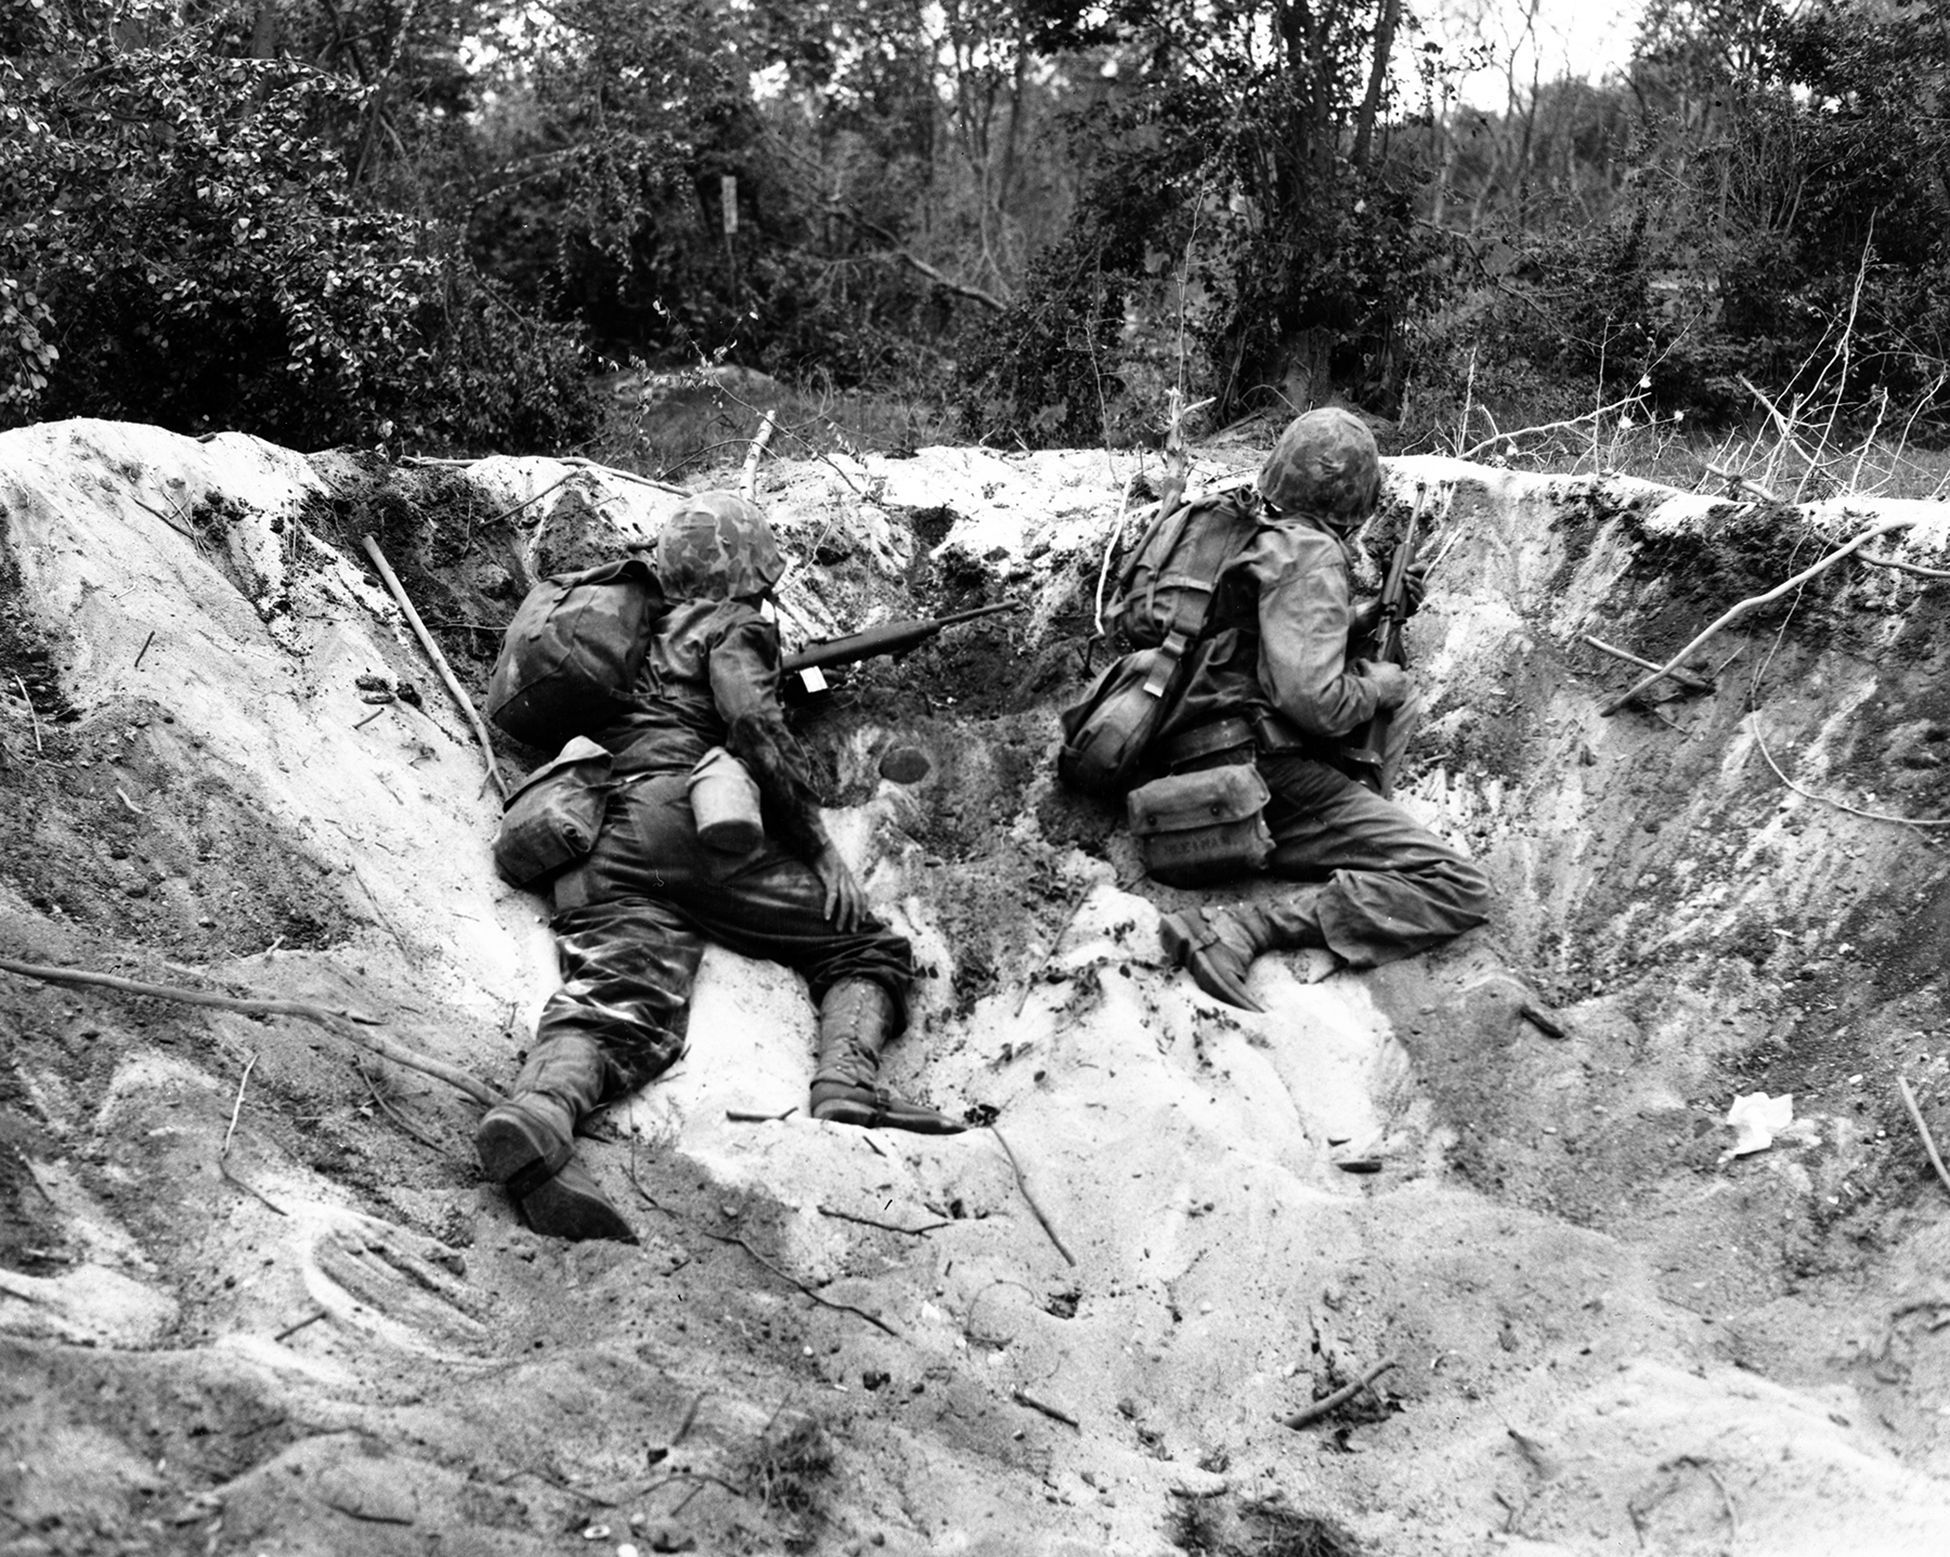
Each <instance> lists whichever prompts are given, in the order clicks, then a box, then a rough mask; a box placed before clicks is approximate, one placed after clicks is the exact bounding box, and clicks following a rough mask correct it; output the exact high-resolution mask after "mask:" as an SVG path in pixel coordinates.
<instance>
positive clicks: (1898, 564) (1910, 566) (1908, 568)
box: [1861, 551, 1950, 578]
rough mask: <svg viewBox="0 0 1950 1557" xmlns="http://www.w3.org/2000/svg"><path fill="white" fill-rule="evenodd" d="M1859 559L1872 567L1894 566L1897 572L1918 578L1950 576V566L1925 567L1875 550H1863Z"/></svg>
mask: <svg viewBox="0 0 1950 1557" xmlns="http://www.w3.org/2000/svg"><path fill="white" fill-rule="evenodd" d="M1861 560H1862V561H1863V562H1866V563H1867V564H1868V565H1869V566H1870V567H1872V568H1894V569H1895V570H1896V571H1897V572H1898V573H1914V574H1915V575H1916V576H1917V577H1918V578H1950V568H1926V567H1923V566H1922V565H1921V564H1920V563H1915V562H1904V561H1902V560H1901V559H1900V558H1898V557H1884V556H1881V555H1879V554H1877V553H1875V552H1867V551H1865V552H1863V553H1862V556H1861Z"/></svg>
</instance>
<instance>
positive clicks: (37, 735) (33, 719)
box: [14, 671, 47, 751]
mask: <svg viewBox="0 0 1950 1557" xmlns="http://www.w3.org/2000/svg"><path fill="white" fill-rule="evenodd" d="M14 685H15V686H17V687H19V688H20V700H21V701H22V702H23V703H25V704H26V705H27V719H28V722H29V723H30V724H32V725H33V726H34V750H35V751H46V750H47V748H46V747H45V746H43V745H42V744H41V718H40V715H39V714H37V713H35V712H34V700H33V698H31V697H29V696H28V695H27V683H26V682H24V681H22V680H21V679H20V672H19V671H15V672H14Z"/></svg>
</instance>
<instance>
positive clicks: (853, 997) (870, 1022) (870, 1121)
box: [812, 979, 965, 1135]
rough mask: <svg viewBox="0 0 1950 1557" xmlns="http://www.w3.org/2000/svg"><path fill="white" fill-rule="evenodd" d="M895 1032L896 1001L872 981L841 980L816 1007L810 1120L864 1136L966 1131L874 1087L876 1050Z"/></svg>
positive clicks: (929, 1110) (877, 1070)
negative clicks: (855, 1129)
mask: <svg viewBox="0 0 1950 1557" xmlns="http://www.w3.org/2000/svg"><path fill="white" fill-rule="evenodd" d="M893 1026H894V997H893V996H892V995H891V994H890V993H888V991H887V989H886V988H885V987H884V986H882V985H880V984H877V983H875V982H874V981H873V980H872V979H842V980H841V981H840V982H839V983H837V984H835V985H834V986H833V987H832V988H831V989H829V990H827V991H826V998H825V999H824V1000H822V1001H821V1002H820V1003H819V1060H818V1063H817V1064H815V1065H814V1067H813V1082H812V1116H813V1118H815V1119H824V1120H826V1121H828V1122H829V1123H832V1124H850V1125H858V1126H860V1127H861V1128H862V1129H865V1130H875V1129H885V1130H913V1131H915V1132H917V1133H918V1134H921V1135H957V1134H959V1133H960V1132H961V1131H962V1130H963V1129H964V1128H965V1126H963V1125H961V1124H960V1123H958V1122H957V1121H955V1120H953V1119H950V1118H949V1117H948V1116H947V1115H946V1114H942V1113H937V1112H936V1111H935V1110H934V1109H932V1108H928V1107H925V1106H924V1105H922V1104H920V1103H910V1102H908V1101H907V1100H906V1099H905V1098H900V1097H896V1096H895V1095H894V1094H893V1093H891V1092H889V1091H887V1090H886V1089H885V1088H883V1087H880V1086H877V1085H876V1084H875V1078H876V1077H877V1076H878V1075H879V1074H880V1050H881V1048H882V1046H883V1045H884V1044H885V1043H886V1042H887V1037H888V1034H889V1033H891V1032H892V1031H893Z"/></svg>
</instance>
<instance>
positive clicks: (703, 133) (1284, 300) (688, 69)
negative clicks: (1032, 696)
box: [0, 0, 1950, 450]
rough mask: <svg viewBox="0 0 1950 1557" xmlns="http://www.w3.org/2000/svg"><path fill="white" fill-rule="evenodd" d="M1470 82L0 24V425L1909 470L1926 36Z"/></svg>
mask: <svg viewBox="0 0 1950 1557" xmlns="http://www.w3.org/2000/svg"><path fill="white" fill-rule="evenodd" d="M1537 3H1538V0H1531V4H1530V9H1529V11H1528V13H1527V14H1528V16H1529V17H1530V19H1531V20H1534V19H1535V15H1536V5H1537ZM1468 42H1469V40H1468V39H1467V38H1463V39H1461V40H1460V44H1461V45H1467V44H1468ZM1515 47H1516V45H1513V44H1509V43H1508V42H1506V41H1498V40H1492V39H1487V38H1485V39H1479V40H1477V42H1476V44H1475V46H1474V51H1473V52H1474V56H1475V57H1476V58H1478V59H1482V58H1491V57H1496V56H1497V51H1498V50H1499V49H1502V50H1505V51H1506V57H1505V58H1504V60H1503V63H1504V64H1505V66H1506V67H1507V68H1506V69H1505V72H1504V75H1505V80H1506V83H1507V92H1506V94H1505V100H1504V102H1503V103H1502V104H1501V105H1500V106H1498V107H1496V108H1494V109H1491V108H1485V107H1482V106H1468V105H1463V104H1460V103H1458V102H1457V101H1456V100H1455V99H1454V97H1453V96H1451V95H1448V94H1447V93H1446V91H1445V89H1444V87H1445V75H1446V73H1447V72H1449V71H1452V70H1454V69H1455V68H1457V66H1458V65H1459V63H1460V61H1461V60H1462V59H1463V57H1464V56H1465V55H1468V54H1470V53H1471V50H1470V49H1469V48H1467V47H1462V46H1459V40H1458V38H1457V37H1456V36H1455V33H1454V28H1453V27H1452V28H1451V31H1450V34H1449V35H1448V36H1447V37H1445V38H1444V39H1440V40H1438V39H1437V38H1436V37H1434V36H1433V35H1432V34H1431V33H1430V32H1429V31H1428V30H1426V28H1425V27H1424V26H1423V24H1422V21H1421V20H1420V19H1418V16H1417V15H1416V13H1415V11H1414V10H1413V9H1412V8H1411V7H1409V6H1407V5H1406V4H1405V3H1404V0H1095V3H1088V4H1086V3H1084V0H945V3H930V4H922V3H920V0H812V3H807V4H797V3H788V0H688V3H680V0H548V3H546V4H536V3H532V0H531V3H521V4H516V3H513V0H0V126H4V133H3V134H0V420H4V421H7V422H21V421H26V420H32V419H36V418H43V417H51V416H63V415H74V414H96V415H111V416H125V417H132V418H139V419H144V420H151V421H156V422H160V423H162V424H164V425H168V426H173V427H178V428H181V429H183V430H188V431H203V430H206V429H208V428H213V427H222V426H237V427H246V428H249V429H250V430H252V431H257V432H261V433H263V434H265V435H266V436H270V437H274V438H278V439H281V440H285V441H289V442H293V443H296V444H299V445H305V446H316V445H319V444H324V443H332V442H371V441H375V440H377V441H392V442H396V443H397V444H398V445H400V446H402V447H408V446H410V447H416V448H425V449H469V450H482V449H486V448H490V447H498V448H514V449H539V448H545V447H562V446H567V445H571V444H574V443H576V442H577V441H579V440H581V439H584V438H586V437H588V436H589V435H590V433H591V430H592V429H593V427H594V425H595V418H596V415H597V411H598V407H597V403H596V401H595V400H594V399H593V398H592V395H591V391H590V387H589V386H590V381H591V377H592V375H593V374H594V373H596V372H597V371H598V370H599V369H601V368H602V367H603V366H604V365H606V364H613V363H626V362H630V361H640V362H643V363H646V364H649V365H652V366H658V367H666V366H674V365H679V364H683V363H687V362H688V363H695V362H697V361H700V360H714V359H715V360H723V359H731V360H736V361H739V362H742V363H745V364H747V365H749V366H753V367H758V368H763V369H765V370H767V371H769V372H771V373H774V374H776V375H779V376H782V377H786V378H790V379H794V380H797V381H801V382H820V383H825V384H829V385H836V386H865V387H869V388H881V389H886V390H891V391H899V392H906V393H914V392H925V393H928V394H931V395H933V396H935V397H936V398H938V399H940V400H941V401H943V402H944V404H952V406H953V408H954V410H955V412H956V414H958V416H959V417H960V420H961V426H962V430H963V431H964V433H966V434H967V435H969V436H976V437H990V438H1000V439H1010V440H1021V441H1024V442H1029V443H1038V442H1087V441H1096V440H1098V439H1105V438H1108V439H1113V440H1119V441H1128V440H1131V439H1142V438H1154V437H1156V436H1157V435H1158V433H1159V431H1160V418H1161V415H1162V413H1163V410H1164V407H1165V404H1166V401H1167V392H1168V391H1169V390H1173V389H1176V390H1178V391H1180V392H1181V394H1182V395H1183V397H1184V398H1185V399H1187V400H1189V399H1195V398H1196V399H1210V400H1211V401H1212V403H1213V409H1212V412H1211V414H1212V415H1214V416H1216V417H1221V418H1223V417H1230V416H1236V415H1239V414H1242V413H1244V412H1248V411H1252V410H1256V409H1260V408H1269V409H1279V408H1286V407H1292V408H1298V407H1300V406H1302V405H1305V404H1309V403H1315V402H1318V401H1321V400H1325V399H1329V398H1338V399H1344V400H1347V401H1349V402H1351V403H1354V404H1356V405H1358V406H1360V407H1362V408H1363V409H1365V410H1367V411H1369V412H1370V413H1372V414H1374V415H1377V416H1382V417H1399V418H1407V419H1409V420H1411V421H1412V420H1413V418H1414V417H1415V416H1416V415H1417V414H1418V413H1417V406H1418V405H1419V406H1422V407H1424V408H1426V407H1427V406H1428V405H1429V404H1431V403H1433V402H1435V401H1439V400H1440V399H1441V398H1442V396H1444V395H1445V394H1446V395H1451V396H1453V395H1454V394H1455V393H1457V392H1458V390H1459V388H1463V387H1464V386H1465V385H1466V392H1468V393H1490V392H1496V391H1497V390H1498V389H1499V387H1500V389H1501V390H1502V391H1505V392H1508V393H1511V394H1518V393H1523V392H1529V393H1532V394H1533V395H1534V394H1543V395H1545V396H1546V397H1548V394H1549V393H1551V392H1553V391H1554V392H1557V393H1561V394H1564V395H1572V394H1575V395H1577V396H1581V397H1583V398H1585V399H1586V400H1589V398H1590V396H1591V395H1592V394H1594V393H1597V394H1602V393H1603V392H1605V390H1606V388H1607V387H1608V386H1609V387H1616V386H1617V385H1620V384H1636V383H1639V382H1640V381H1642V380H1649V381H1650V382H1651V384H1652V385H1653V386H1654V388H1653V393H1655V394H1656V395H1657V396H1658V397H1660V398H1661V399H1662V400H1663V402H1664V403H1666V404H1667V405H1670V406H1672V407H1674V408H1680V407H1683V408H1686V409H1689V410H1693V411H1695V412H1697V413H1700V414H1705V415H1718V416H1734V415H1738V414H1742V413H1743V412H1744V411H1746V410H1748V409H1751V406H1752V398H1751V394H1750V386H1753V385H1756V384H1763V383H1764V384H1765V385H1767V386H1768V387H1769V390H1770V393H1774V394H1778V395H1780V396H1783V397H1785V398H1786V399H1787V400H1790V401H1791V400H1792V399H1793V398H1794V397H1795V396H1797V395H1813V394H1815V393H1816V391H1817V389H1818V388H1819V389H1820V392H1821V393H1822V394H1824V395H1827V394H1831V393H1832V394H1833V395H1834V396H1835V405H1836V409H1837V412H1838V414H1844V413H1845V414H1849V415H1860V416H1872V415H1875V414H1877V408H1878V407H1881V406H1886V405H1887V404H1888V403H1889V402H1890V401H1891V400H1892V399H1893V400H1896V401H1898V402H1900V403H1901V404H1903V405H1904V406H1905V407H1907V408H1908V411H1909V412H1911V413H1913V415H1914V416H1915V417H1916V418H1917V419H1918V420H1919V421H1920V422H1921V423H1922V424H1923V425H1926V426H1927V425H1933V424H1934V421H1935V419H1936V415H1937V411H1938V403H1939V400H1940V398H1941V395H1942V392H1943V389H1944V386H1945V383H1946V380H1947V379H1950V333H1947V332H1950V285H1946V275H1945V265H1946V255H1945V251H1944V240H1943V238H1942V236H1941V235H1942V234H1943V233H1944V231H1945V230H1946V223H1945V220H1944V218H1945V216H1946V215H1947V214H1950V212H1947V211H1946V209H1945V208H1946V205H1947V204H1950V183H1946V175H1945V172H1944V169H1945V168H1946V167H1950V145H1946V143H1945V138H1946V133H1950V132H1946V131H1945V130H1944V128H1943V126H1944V125H1945V124H1946V123H1950V120H1946V118H1945V116H1944V115H1943V114H1942V113H1941V112H1940V111H1939V106H1940V104H1939V100H1940V99H1941V98H1942V97H1943V95H1944V92H1945V83H1946V79H1950V0H1650V3H1649V4H1648V5H1647V7H1646V9H1645V13H1644V16H1643V19H1642V23H1641V26H1640V29H1639V33H1638V36H1637V41H1636V45H1635V48H1634V50H1633V56H1632V59H1631V62H1630V65H1629V67H1628V68H1627V69H1626V70H1625V71H1623V72H1621V73H1619V74H1617V75H1616V76H1613V77H1610V78H1606V79H1601V80H1586V79H1562V78H1559V79H1545V78H1544V77H1543V76H1542V75H1541V74H1540V73H1538V72H1535V71H1532V72H1531V73H1530V74H1529V76H1528V77H1527V78H1526V76H1525V74H1524V72H1523V70H1521V69H1519V68H1518V63H1517V56H1516V55H1515V53H1514V52H1508V51H1510V50H1513V49H1514V48H1515Z"/></svg>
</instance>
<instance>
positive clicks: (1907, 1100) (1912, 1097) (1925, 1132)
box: [1896, 1076, 1950, 1189]
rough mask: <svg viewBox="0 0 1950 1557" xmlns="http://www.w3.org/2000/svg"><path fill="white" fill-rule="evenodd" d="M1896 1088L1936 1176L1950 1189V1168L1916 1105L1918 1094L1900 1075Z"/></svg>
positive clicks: (1905, 1078) (1906, 1079) (1921, 1111)
mask: <svg viewBox="0 0 1950 1557" xmlns="http://www.w3.org/2000/svg"><path fill="white" fill-rule="evenodd" d="M1896 1088H1897V1090H1898V1091H1900V1092H1901V1093H1902V1095H1903V1107H1904V1108H1907V1109H1908V1110H1909V1120H1910V1123H1911V1124H1913V1125H1915V1126H1916V1133H1917V1134H1918V1135H1920V1136H1922V1137H1923V1150H1924V1151H1926V1152H1928V1153H1929V1154H1930V1166H1931V1167H1933V1168H1935V1169H1936V1176H1937V1177H1938V1178H1940V1179H1942V1180H1943V1187H1944V1188H1945V1189H1950V1169H1946V1168H1945V1167H1944V1166H1943V1157H1942V1155H1941V1154H1940V1153H1939V1152H1938V1151H1937V1149H1936V1137H1935V1136H1933V1135H1931V1134H1930V1127H1929V1125H1928V1124H1926V1123H1925V1122H1924V1119H1923V1110H1922V1109H1920V1108H1918V1107H1917V1106H1916V1094H1915V1093H1914V1092H1912V1091H1910V1090H1909V1080H1908V1078H1907V1077H1904V1076H1898V1077H1897V1078H1896Z"/></svg>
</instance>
